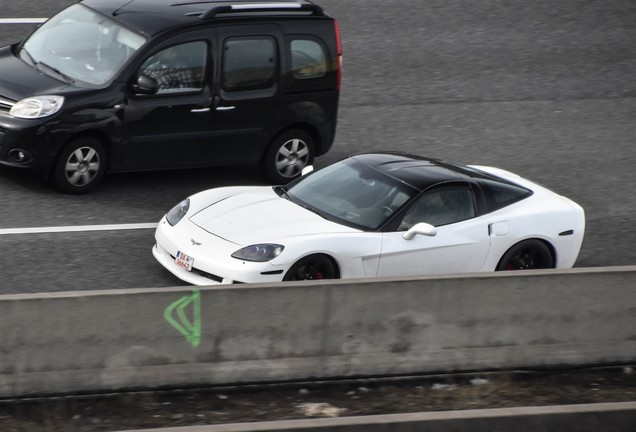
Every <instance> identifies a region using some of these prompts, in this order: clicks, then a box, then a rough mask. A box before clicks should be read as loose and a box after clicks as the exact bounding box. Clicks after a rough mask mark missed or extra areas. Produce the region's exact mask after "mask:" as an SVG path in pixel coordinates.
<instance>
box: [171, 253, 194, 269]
mask: <svg viewBox="0 0 636 432" xmlns="http://www.w3.org/2000/svg"><path fill="white" fill-rule="evenodd" d="M193 262H194V258H192V257H191V256H188V255H186V254H184V253H183V252H181V251H178V252H177V257H176V258H175V259H174V263H175V264H176V265H178V266H179V267H181V268H182V269H185V270H187V271H192V263H193Z"/></svg>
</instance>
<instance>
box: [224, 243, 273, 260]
mask: <svg viewBox="0 0 636 432" xmlns="http://www.w3.org/2000/svg"><path fill="white" fill-rule="evenodd" d="M283 249H285V246H283V245H279V244H272V243H265V244H256V245H250V246H245V247H244V248H242V249H239V250H237V251H236V252H234V253H233V254H232V258H236V259H240V260H244V261H254V262H266V261H271V260H273V259H274V258H276V257H277V256H278V255H280V253H281V252H282V251H283Z"/></svg>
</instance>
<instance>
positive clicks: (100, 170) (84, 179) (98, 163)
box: [53, 137, 106, 194]
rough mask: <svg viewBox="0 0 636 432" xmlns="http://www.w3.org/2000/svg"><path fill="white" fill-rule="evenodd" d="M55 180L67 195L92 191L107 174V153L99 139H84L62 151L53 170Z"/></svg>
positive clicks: (78, 139) (74, 141)
mask: <svg viewBox="0 0 636 432" xmlns="http://www.w3.org/2000/svg"><path fill="white" fill-rule="evenodd" d="M53 170H54V171H53V179H54V181H55V184H56V185H57V187H58V188H60V189H61V190H62V191H64V192H66V193H72V194H80V193H86V192H88V191H90V190H92V189H93V188H94V187H95V186H97V184H98V183H99V182H100V180H101V179H102V177H103V176H104V173H105V172H106V151H105V150H104V146H103V145H102V143H100V142H99V141H98V140H97V139H95V138H92V137H82V138H77V139H75V140H73V141H71V142H70V143H69V144H68V145H67V146H66V147H64V148H63V149H62V151H61V152H60V154H59V155H58V157H57V161H56V162H55V167H54V168H53Z"/></svg>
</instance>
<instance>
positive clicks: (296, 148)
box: [262, 129, 314, 184]
mask: <svg viewBox="0 0 636 432" xmlns="http://www.w3.org/2000/svg"><path fill="white" fill-rule="evenodd" d="M313 161H314V141H313V139H312V138H311V136H310V135H309V134H308V133H307V132H305V131H303V130H301V129H294V130H290V131H287V132H284V133H282V134H281V135H279V136H277V137H276V138H274V140H273V141H272V144H271V145H270V146H269V148H268V149H267V152H266V153H265V156H264V157H263V161H262V167H263V171H264V173H265V175H266V176H267V178H268V179H269V180H270V181H271V182H272V183H274V184H285V183H288V182H290V181H291V180H293V179H295V178H296V177H298V176H299V175H300V174H301V171H302V170H303V168H305V167H306V166H307V165H311V164H312V163H313Z"/></svg>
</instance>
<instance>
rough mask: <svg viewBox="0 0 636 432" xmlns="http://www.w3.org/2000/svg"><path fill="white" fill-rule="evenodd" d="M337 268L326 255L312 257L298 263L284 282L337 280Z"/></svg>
mask: <svg viewBox="0 0 636 432" xmlns="http://www.w3.org/2000/svg"><path fill="white" fill-rule="evenodd" d="M337 277H338V274H337V272H336V266H335V265H334V263H333V262H332V261H331V259H329V257H328V256H326V255H310V256H307V257H305V258H302V259H301V260H299V261H298V262H296V263H295V264H294V265H293V266H292V267H291V268H290V269H289V271H288V272H287V274H285V277H284V278H283V281H298V280H320V279H336V278H337Z"/></svg>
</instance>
